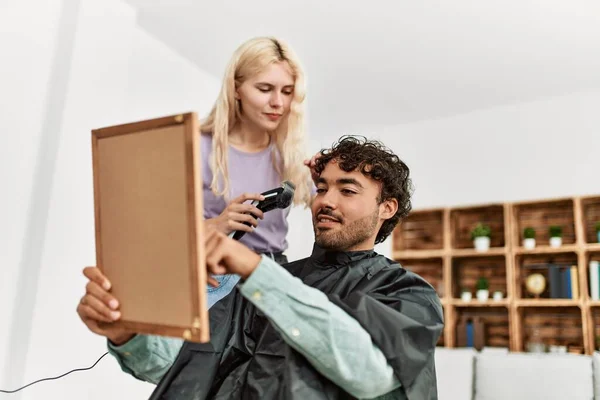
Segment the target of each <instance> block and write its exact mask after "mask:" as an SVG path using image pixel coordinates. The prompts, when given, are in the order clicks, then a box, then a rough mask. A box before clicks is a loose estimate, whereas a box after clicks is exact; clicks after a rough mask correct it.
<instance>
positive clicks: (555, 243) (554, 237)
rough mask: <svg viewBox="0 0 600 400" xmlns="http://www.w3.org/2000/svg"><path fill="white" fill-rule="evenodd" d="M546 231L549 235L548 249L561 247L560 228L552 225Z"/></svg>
mask: <svg viewBox="0 0 600 400" xmlns="http://www.w3.org/2000/svg"><path fill="white" fill-rule="evenodd" d="M548 231H549V233H550V247H560V246H562V227H560V226H558V225H552V226H551V227H550V228H549V229H548Z"/></svg>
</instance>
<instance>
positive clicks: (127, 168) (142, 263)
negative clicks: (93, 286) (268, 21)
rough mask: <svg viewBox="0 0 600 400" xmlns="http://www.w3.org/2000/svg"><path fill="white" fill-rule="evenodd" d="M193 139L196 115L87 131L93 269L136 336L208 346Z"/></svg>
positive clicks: (196, 138) (197, 165) (196, 147)
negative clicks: (109, 285) (109, 286)
mask: <svg viewBox="0 0 600 400" xmlns="http://www.w3.org/2000/svg"><path fill="white" fill-rule="evenodd" d="M199 135H200V130H199V125H198V118H197V115H196V113H185V114H180V115H173V116H168V117H163V118H156V119H149V120H144V121H139V122H134V123H129V124H123V125H117V126H110V127H106V128H102V129H96V130H93V131H92V159H93V176H94V207H95V225H96V265H97V266H98V268H100V270H101V271H102V272H103V274H104V275H105V276H106V277H107V278H108V279H109V280H110V281H111V283H112V289H111V290H112V293H113V294H114V296H115V297H116V298H117V299H118V300H119V302H120V311H121V315H122V317H121V320H120V321H118V322H117V323H118V324H122V325H123V326H124V327H126V328H128V329H131V330H133V331H135V332H137V333H141V334H155V335H161V336H172V337H180V338H183V339H186V340H190V341H195V342H207V341H208V340H209V326H208V308H207V302H206V279H207V272H206V266H205V254H204V235H203V228H202V227H203V225H202V219H203V211H202V210H203V204H202V203H203V202H202V185H201V181H200V177H201V176H202V171H201V170H200V168H201V164H200V147H199V140H200V137H199Z"/></svg>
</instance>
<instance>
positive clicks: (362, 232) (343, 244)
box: [313, 209, 379, 251]
mask: <svg viewBox="0 0 600 400" xmlns="http://www.w3.org/2000/svg"><path fill="white" fill-rule="evenodd" d="M323 214H325V215H328V213H327V212H323ZM317 221H318V216H317V220H316V221H314V225H313V226H314V231H315V242H316V243H317V245H318V246H319V247H321V248H323V249H326V250H338V251H345V250H347V249H350V248H352V247H354V246H356V245H358V244H360V243H362V242H364V241H365V240H367V239H369V238H370V237H371V236H372V235H373V233H374V230H375V229H376V228H377V223H378V222H379V210H378V209H376V210H375V211H374V212H373V214H371V215H367V216H366V217H363V218H361V219H358V220H356V221H354V222H352V223H350V224H349V225H343V224H340V227H339V228H338V229H321V230H320V234H317V232H318V231H319V228H317V226H316V224H317Z"/></svg>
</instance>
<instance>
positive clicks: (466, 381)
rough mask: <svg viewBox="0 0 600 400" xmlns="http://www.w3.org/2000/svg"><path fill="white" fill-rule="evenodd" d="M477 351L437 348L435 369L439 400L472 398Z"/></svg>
mask: <svg viewBox="0 0 600 400" xmlns="http://www.w3.org/2000/svg"><path fill="white" fill-rule="evenodd" d="M476 354H477V352H476V351H475V350H474V349H470V348H469V349H447V348H443V347H438V348H436V350H435V369H436V376H437V384H438V399H439V400H471V399H472V398H473V372H474V361H475V355H476Z"/></svg>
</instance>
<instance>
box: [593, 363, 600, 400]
mask: <svg viewBox="0 0 600 400" xmlns="http://www.w3.org/2000/svg"><path fill="white" fill-rule="evenodd" d="M592 365H593V366H594V394H595V396H594V399H596V400H600V353H598V352H597V351H595V352H594V354H593V355H592Z"/></svg>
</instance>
